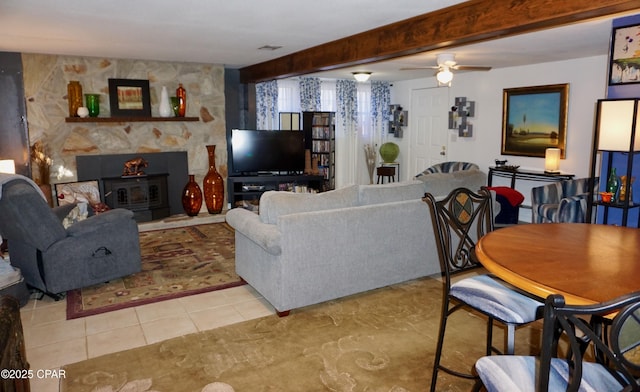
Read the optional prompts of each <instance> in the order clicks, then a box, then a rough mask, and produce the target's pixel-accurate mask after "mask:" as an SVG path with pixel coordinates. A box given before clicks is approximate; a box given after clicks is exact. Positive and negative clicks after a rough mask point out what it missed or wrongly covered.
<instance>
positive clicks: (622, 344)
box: [536, 292, 640, 391]
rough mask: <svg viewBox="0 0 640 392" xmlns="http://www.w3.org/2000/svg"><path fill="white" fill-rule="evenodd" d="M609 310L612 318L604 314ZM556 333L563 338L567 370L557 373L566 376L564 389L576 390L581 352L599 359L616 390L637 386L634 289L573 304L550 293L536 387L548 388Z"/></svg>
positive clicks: (638, 334) (639, 311)
mask: <svg viewBox="0 0 640 392" xmlns="http://www.w3.org/2000/svg"><path fill="white" fill-rule="evenodd" d="M616 312H617V314H616ZM614 314H615V317H614V318H613V320H610V319H609V318H607V317H611V315H614ZM561 336H562V337H566V338H567V339H568V343H569V346H568V348H567V350H566V359H567V361H568V364H569V369H570V370H569V372H568V374H566V375H563V376H562V377H563V378H564V377H565V376H566V377H567V379H568V380H569V384H568V387H567V389H566V390H567V391H577V390H578V389H579V387H580V382H581V380H582V375H583V374H584V373H583V372H584V371H589V370H587V369H585V368H584V367H583V363H584V362H585V357H587V360H588V361H589V362H593V361H594V360H595V361H598V362H599V363H601V364H605V366H603V367H602V368H601V369H602V370H603V371H606V372H608V373H609V374H610V375H611V376H612V377H613V378H615V379H616V380H617V381H618V382H619V383H620V385H621V387H620V390H623V387H624V388H625V389H624V390H625V391H640V384H639V383H638V380H636V378H635V377H636V376H637V375H638V372H640V292H636V293H632V294H628V295H625V296H622V297H619V298H617V299H614V300H611V301H609V302H605V303H601V304H596V305H575V306H573V305H567V304H566V303H565V300H564V297H563V296H562V295H559V294H552V295H550V296H549V297H548V298H547V299H546V302H545V309H544V326H543V332H542V353H541V358H540V366H539V369H538V371H539V377H538V388H537V389H536V390H538V391H547V390H549V389H552V387H551V386H550V385H549V374H550V373H549V372H550V368H551V361H552V358H555V357H556V356H558V346H559V344H558V341H559V339H560V337H561ZM588 348H591V350H587V349H588ZM591 369H592V368H591ZM634 375H635V376H634Z"/></svg>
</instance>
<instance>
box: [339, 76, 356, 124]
mask: <svg viewBox="0 0 640 392" xmlns="http://www.w3.org/2000/svg"><path fill="white" fill-rule="evenodd" d="M336 100H337V101H338V102H337V103H338V105H337V107H338V119H340V120H341V121H342V126H343V127H344V129H345V131H346V132H348V133H351V132H355V131H356V128H357V126H358V89H357V87H356V82H355V81H354V80H337V81H336Z"/></svg>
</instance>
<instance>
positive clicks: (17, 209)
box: [0, 174, 141, 299]
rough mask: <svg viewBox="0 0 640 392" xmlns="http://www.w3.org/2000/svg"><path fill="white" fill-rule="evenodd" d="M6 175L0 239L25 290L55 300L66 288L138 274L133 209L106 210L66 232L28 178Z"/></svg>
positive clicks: (0, 190)
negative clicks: (25, 286)
mask: <svg viewBox="0 0 640 392" xmlns="http://www.w3.org/2000/svg"><path fill="white" fill-rule="evenodd" d="M7 176H9V175H4V174H0V235H1V236H2V237H3V238H5V239H7V240H8V243H9V254H10V256H11V264H13V265H14V266H16V267H18V268H20V270H21V271H22V275H23V276H24V279H25V281H26V282H27V284H28V285H29V286H31V287H32V288H35V289H37V290H40V291H42V292H44V293H47V294H49V295H51V296H52V297H54V298H56V299H59V298H61V297H62V296H63V295H64V293H65V292H66V291H68V290H72V289H77V288H81V287H86V286H90V285H93V284H97V283H103V282H106V281H109V280H111V279H115V278H120V277H122V276H125V275H130V274H133V273H136V272H140V270H141V257H140V240H139V236H138V225H137V223H136V221H135V220H134V219H133V212H132V211H129V210H126V209H114V210H110V211H107V212H105V213H101V214H98V215H95V216H92V217H90V218H88V219H85V220H83V221H80V222H77V223H75V224H73V225H71V226H69V227H68V228H65V227H64V226H63V224H62V219H61V218H62V216H60V214H58V215H57V214H56V211H55V209H52V208H50V207H49V205H48V204H47V202H46V201H45V199H44V196H43V194H42V192H41V191H40V189H39V188H37V186H36V185H35V184H34V183H33V182H32V181H31V180H30V179H28V178H26V177H23V176H19V175H12V176H11V177H7ZM61 208H62V207H61Z"/></svg>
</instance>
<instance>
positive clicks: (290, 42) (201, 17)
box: [0, 0, 612, 81]
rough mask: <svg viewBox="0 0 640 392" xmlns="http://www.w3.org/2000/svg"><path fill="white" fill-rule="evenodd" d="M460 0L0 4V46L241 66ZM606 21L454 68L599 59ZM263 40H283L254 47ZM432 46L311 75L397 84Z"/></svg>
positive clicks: (493, 51)
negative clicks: (356, 74)
mask: <svg viewBox="0 0 640 392" xmlns="http://www.w3.org/2000/svg"><path fill="white" fill-rule="evenodd" d="M461 2H462V1H460V0H428V1H427V0H398V1H395V2H392V3H389V2H388V1H386V0H323V1H322V2H318V1H309V0H276V1H265V0H235V1H233V0H232V1H229V0H224V1H223V0H109V1H87V0H56V1H46V0H0V51H11V52H24V53H47V54H62V55H77V56H90V57H93V56H95V57H112V58H130V59H146V60H162V61H185V62H197V63H213V64H224V65H225V66H226V67H229V68H241V67H244V66H248V65H252V64H256V63H260V62H263V61H267V60H271V59H274V58H278V57H281V56H284V55H287V54H290V53H293V52H297V51H299V50H302V49H306V48H309V47H312V46H316V45H319V44H322V43H325V42H329V41H332V40H336V39H339V38H343V37H346V36H350V35H353V34H356V33H360V32H363V31H366V30H370V29H372V28H375V27H379V26H383V25H386V24H389V23H392V22H396V21H399V20H403V19H407V18H410V17H412V16H416V15H420V14H424V13H428V12H430V11H433V10H435V9H439V8H443V7H447V6H450V5H454V4H457V3H461ZM611 19H612V18H608V19H606V20H598V21H592V22H588V23H581V24H577V25H572V26H567V27H562V28H557V29H553V30H547V31H542V32H538V33H534V34H527V35H521V36H517V37H512V38H505V39H500V40H494V41H489V42H486V43H482V44H475V45H471V46H465V47H460V48H455V49H453V50H452V49H449V50H447V52H451V51H453V52H455V53H456V60H457V61H458V63H459V64H466V65H488V66H493V67H495V68H498V67H506V66H514V65H523V64H533V63H539V62H548V61H556V60H561V59H568V58H578V57H588V56H595V55H603V54H606V53H607V51H608V41H609V34H610V28H611ZM265 45H276V46H282V48H280V49H277V50H264V49H263V50H259V49H258V48H260V47H263V46H265ZM436 53H437V52H431V53H423V54H419V55H415V56H411V57H407V58H403V59H398V60H394V61H386V62H382V63H376V64H367V65H366V66H365V65H362V66H359V67H353V68H346V69H343V70H337V71H332V72H323V73H319V74H316V75H317V76H321V77H334V78H337V77H341V78H344V77H350V75H351V72H352V71H354V70H366V71H371V72H373V76H372V79H377V80H389V81H394V80H406V79H412V78H416V77H425V76H430V75H432V74H433V73H434V72H433V71H431V70H424V71H417V72H416V71H400V68H402V67H415V66H429V65H434V64H435V56H436Z"/></svg>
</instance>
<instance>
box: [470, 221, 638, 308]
mask: <svg viewBox="0 0 640 392" xmlns="http://www.w3.org/2000/svg"><path fill="white" fill-rule="evenodd" d="M475 251H476V255H477V257H478V260H479V261H480V262H481V263H482V265H483V266H484V267H485V268H486V270H487V271H489V272H490V273H492V274H494V275H495V276H497V277H499V278H500V279H502V280H504V281H506V282H508V283H510V284H511V285H513V286H515V287H517V288H519V289H520V290H523V291H525V292H527V293H530V294H532V295H534V296H537V297H540V298H546V297H547V296H548V295H550V294H561V295H563V296H564V297H565V301H566V303H567V304H572V305H589V304H595V303H600V302H604V301H607V300H611V299H614V298H616V297H619V296H621V295H624V294H628V293H632V292H635V291H639V290H640V229H637V228H631V227H620V226H613V225H602V224H588V223H539V224H518V225H514V226H509V227H504V228H500V229H497V230H494V231H492V232H490V233H488V234H486V235H484V236H483V237H482V238H480V239H479V240H478V242H477V244H476V250H475Z"/></svg>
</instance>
